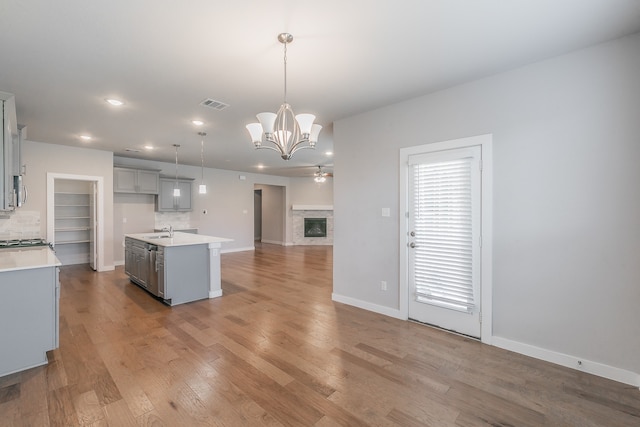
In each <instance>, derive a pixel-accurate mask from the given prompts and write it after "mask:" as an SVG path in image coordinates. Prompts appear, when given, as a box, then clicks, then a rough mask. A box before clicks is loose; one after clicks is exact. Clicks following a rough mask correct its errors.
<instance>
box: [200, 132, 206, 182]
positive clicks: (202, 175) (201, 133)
mask: <svg viewBox="0 0 640 427" xmlns="http://www.w3.org/2000/svg"><path fill="white" fill-rule="evenodd" d="M198 135H200V168H201V175H200V186H199V187H198V193H200V194H207V185H206V184H205V183H204V137H205V136H207V133H206V132H198Z"/></svg>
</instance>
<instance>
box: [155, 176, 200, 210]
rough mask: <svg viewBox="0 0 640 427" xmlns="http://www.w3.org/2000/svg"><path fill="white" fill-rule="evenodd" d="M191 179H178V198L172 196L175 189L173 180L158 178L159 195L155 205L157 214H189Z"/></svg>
mask: <svg viewBox="0 0 640 427" xmlns="http://www.w3.org/2000/svg"><path fill="white" fill-rule="evenodd" d="M192 184H193V179H190V178H178V188H179V189H180V197H175V196H174V195H173V190H174V189H175V188H176V179H175V178H160V193H158V200H157V203H156V210H157V211H158V212H189V211H191V210H192V207H191V199H192V194H191V187H192Z"/></svg>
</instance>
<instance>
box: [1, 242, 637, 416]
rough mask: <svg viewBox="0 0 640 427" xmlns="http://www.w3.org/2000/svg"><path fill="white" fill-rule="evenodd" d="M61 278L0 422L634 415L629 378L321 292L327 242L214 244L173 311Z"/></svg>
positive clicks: (66, 275)
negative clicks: (215, 282)
mask: <svg viewBox="0 0 640 427" xmlns="http://www.w3.org/2000/svg"><path fill="white" fill-rule="evenodd" d="M60 277H61V299H60V312H61V316H60V348H59V349H57V350H55V351H53V352H50V353H49V360H50V361H49V364H48V365H46V366H42V367H38V368H34V369H30V370H27V371H24V372H21V373H18V374H13V375H8V376H5V377H2V378H0V425H1V426H77V425H83V426H84V425H90V426H106V425H110V426H198V425H202V426H206V425H216V426H217V425H220V426H245V425H254V426H283V425H284V426H318V427H326V426H334V425H340V426H454V425H455V426H486V425H490V426H542V425H550V426H638V425H640V392H639V391H638V389H636V388H634V387H631V386H627V385H624V384H620V383H616V382H613V381H609V380H605V379H602V378H599V377H595V376H591V375H588V374H585V373H581V372H578V371H574V370H571V369H566V368H562V367H559V366H556V365H552V364H548V363H545V362H541V361H538V360H535V359H531V358H528V357H525V356H521V355H518V354H515V353H511V352H508V351H504V350H500V349H498V348H495V347H490V346H486V345H483V344H481V343H478V342H476V341H474V340H470V339H467V338H464V337H460V336H456V335H453V334H448V333H446V332H442V331H439V330H437V329H433V328H429V327H426V326H423V325H418V324H415V323H411V322H405V321H400V320H396V319H392V318H388V317H385V316H381V315H378V314H374V313H370V312H367V311H364V310H360V309H357V308H354V307H350V306H346V305H343V304H339V303H335V302H332V301H331V291H332V284H331V283H332V249H331V247H325V246H307V247H304V246H296V247H280V246H273V245H262V246H261V247H259V248H258V249H257V250H256V251H255V253H254V252H240V253H231V254H223V255H222V279H223V286H222V287H223V292H224V295H223V297H221V298H217V299H212V300H204V301H198V302H194V303H190V304H185V305H179V306H175V307H173V308H171V307H167V306H165V305H163V304H161V303H160V302H158V301H156V300H154V299H152V298H151V297H150V296H149V295H148V294H146V293H145V292H144V291H143V290H141V289H140V288H138V287H137V286H135V285H133V284H131V283H130V282H129V280H128V279H127V278H126V276H125V275H124V272H123V269H122V268H121V267H120V268H117V269H116V271H114V272H107V273H95V272H93V271H91V270H89V269H88V268H87V267H86V266H71V267H64V268H63V269H62V271H61V275H60ZM3 327H6V326H5V325H3Z"/></svg>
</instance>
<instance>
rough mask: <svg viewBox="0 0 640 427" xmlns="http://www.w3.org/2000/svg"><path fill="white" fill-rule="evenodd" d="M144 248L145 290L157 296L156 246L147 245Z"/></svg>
mask: <svg viewBox="0 0 640 427" xmlns="http://www.w3.org/2000/svg"><path fill="white" fill-rule="evenodd" d="M144 248H145V251H146V256H145V258H146V264H147V280H146V282H147V290H148V291H149V292H151V293H152V294H153V295H158V269H157V266H156V255H157V253H158V246H156V245H151V244H149V243H147V244H145V245H144Z"/></svg>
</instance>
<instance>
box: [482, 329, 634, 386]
mask: <svg viewBox="0 0 640 427" xmlns="http://www.w3.org/2000/svg"><path fill="white" fill-rule="evenodd" d="M492 344H493V345H494V346H496V347H500V348H503V349H505V350H509V351H513V352H515V353H520V354H524V355H525V356H530V357H533V358H536V359H540V360H544V361H546V362H551V363H555V364H557V365H561V366H566V367H567V368H572V369H576V370H579V371H584V372H587V373H589V374H593V375H597V376H599V377H603V378H608V379H610V380H613V381H618V382H621V383H625V384H629V385H632V386H636V387H640V374H638V373H635V372H631V371H627V370H625V369H620V368H615V367H613V366H609V365H605V364H602V363H598V362H594V361H591V360H585V359H583V358H580V357H577V356H571V355H568V354H564V353H558V352H555V351H551V350H547V349H544V348H540V347H536V346H533V345H529V344H524V343H521V342H518V341H512V340H509V339H506V338H502V337H497V336H493V337H492Z"/></svg>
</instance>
